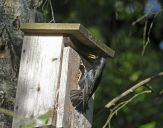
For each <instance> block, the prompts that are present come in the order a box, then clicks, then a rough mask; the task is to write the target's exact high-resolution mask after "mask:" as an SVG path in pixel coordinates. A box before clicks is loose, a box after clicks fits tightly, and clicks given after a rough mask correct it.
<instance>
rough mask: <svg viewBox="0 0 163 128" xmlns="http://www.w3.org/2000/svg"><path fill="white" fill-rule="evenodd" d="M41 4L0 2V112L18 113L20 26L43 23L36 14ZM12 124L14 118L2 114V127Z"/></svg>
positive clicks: (17, 0)
mask: <svg viewBox="0 0 163 128" xmlns="http://www.w3.org/2000/svg"><path fill="white" fill-rule="evenodd" d="M40 3H41V2H39V0H0V108H5V109H7V110H12V111H13V110H14V100H15V93H16V84H17V75H18V70H19V62H20V53H21V46H22V39H23V33H22V32H21V31H20V29H19V27H20V23H25V22H35V21H36V20H37V21H38V22H41V21H42V20H43V18H42V17H38V15H37V11H36V9H37V7H38V6H39V5H40ZM36 15H37V17H36ZM36 18H37V19H36ZM35 19H36V20H35ZM11 123H12V117H10V116H7V115H4V114H2V113H0V127H11Z"/></svg>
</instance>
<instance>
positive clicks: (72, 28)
mask: <svg viewBox="0 0 163 128" xmlns="http://www.w3.org/2000/svg"><path fill="white" fill-rule="evenodd" d="M21 30H22V31H23V32H24V33H25V34H41V35H44V34H46V35H64V36H70V38H73V39H75V40H76V41H77V42H78V43H80V44H81V45H82V46H86V48H89V49H93V50H94V51H96V52H97V53H99V54H101V55H104V56H108V57H113V56H114V53H115V52H114V50H112V49H111V48H110V47H108V46H107V45H106V44H104V43H103V42H101V41H100V40H98V39H96V37H94V36H93V35H92V34H91V33H90V32H89V31H88V30H87V29H86V28H85V27H84V26H83V25H81V24H79V23H25V24H22V25H21Z"/></svg>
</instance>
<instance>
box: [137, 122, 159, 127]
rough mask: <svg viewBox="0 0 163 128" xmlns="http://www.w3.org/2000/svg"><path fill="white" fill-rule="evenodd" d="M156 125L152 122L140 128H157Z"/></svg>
mask: <svg viewBox="0 0 163 128" xmlns="http://www.w3.org/2000/svg"><path fill="white" fill-rule="evenodd" d="M155 125H156V123H155V122H150V123H147V124H144V125H142V126H140V128H155Z"/></svg>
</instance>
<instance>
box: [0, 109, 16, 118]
mask: <svg viewBox="0 0 163 128" xmlns="http://www.w3.org/2000/svg"><path fill="white" fill-rule="evenodd" d="M0 114H5V115H8V116H11V117H13V116H14V115H15V114H14V112H13V111H11V110H7V109H4V108H0Z"/></svg>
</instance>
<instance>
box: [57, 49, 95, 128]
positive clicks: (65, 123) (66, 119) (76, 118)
mask: <svg viewBox="0 0 163 128" xmlns="http://www.w3.org/2000/svg"><path fill="white" fill-rule="evenodd" d="M79 66H80V57H79V55H78V53H77V52H75V51H74V50H73V49H72V48H71V47H65V48H64V50H63V63H62V71H61V79H60V87H59V98H58V107H57V122H56V127H57V128H61V127H64V128H91V126H92V125H91V124H92V118H93V100H90V102H89V108H90V109H89V110H88V111H87V112H86V113H85V114H82V113H78V112H77V111H76V110H75V108H74V107H73V106H72V104H71V101H70V90H71V89H79V86H78V76H79Z"/></svg>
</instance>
